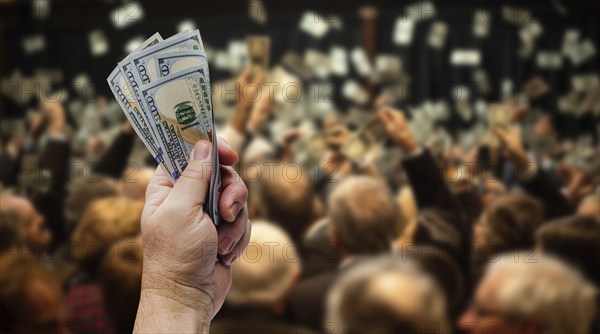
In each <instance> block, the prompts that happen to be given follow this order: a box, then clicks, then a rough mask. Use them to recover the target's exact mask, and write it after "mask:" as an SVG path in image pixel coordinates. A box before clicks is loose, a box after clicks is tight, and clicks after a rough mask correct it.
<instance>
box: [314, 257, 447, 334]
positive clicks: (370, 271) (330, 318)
mask: <svg viewBox="0 0 600 334" xmlns="http://www.w3.org/2000/svg"><path fill="white" fill-rule="evenodd" d="M449 328H450V327H449V326H448V322H447V316H446V308H445V301H444V295H443V293H442V292H441V290H440V289H439V288H438V286H437V285H436V284H435V282H434V281H433V280H432V279H431V278H430V277H429V276H427V275H426V274H424V273H423V272H421V271H420V270H419V269H417V267H415V266H413V265H412V264H411V263H410V262H405V261H403V260H402V259H401V258H400V257H394V256H389V255H386V256H384V257H381V258H374V259H369V260H365V261H364V262H362V263H360V264H358V265H356V266H355V267H353V268H352V269H351V270H350V271H348V272H346V273H345V274H344V276H342V278H341V279H340V280H339V281H338V282H337V283H336V285H335V286H334V288H333V290H332V291H331V293H330V294H329V296H328V299H327V323H326V329H327V330H328V331H329V332H337V333H343V334H358V333H381V334H388V333H389V334H392V333H411V334H412V333H443V332H445V331H447V330H448V329H449Z"/></svg>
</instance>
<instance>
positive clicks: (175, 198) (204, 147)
mask: <svg viewBox="0 0 600 334" xmlns="http://www.w3.org/2000/svg"><path fill="white" fill-rule="evenodd" d="M211 151H212V148H211V143H209V142H208V141H205V140H200V141H198V142H197V143H196V145H195V146H194V149H193V150H192V153H191V155H190V157H191V159H190V162H189V163H188V165H187V167H186V168H185V171H183V173H181V177H180V178H179V180H177V182H176V183H175V185H174V186H173V190H172V191H171V193H169V197H168V198H167V200H166V201H168V202H170V203H173V205H174V206H175V207H179V208H182V209H187V210H189V209H190V208H195V207H202V205H204V202H205V201H206V193H207V191H208V188H209V184H210V177H211V175H212V172H213V171H212V169H213V166H212V157H211Z"/></svg>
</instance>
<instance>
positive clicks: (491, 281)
mask: <svg viewBox="0 0 600 334" xmlns="http://www.w3.org/2000/svg"><path fill="white" fill-rule="evenodd" d="M501 255H502V256H501V257H499V258H500V260H498V261H496V262H494V263H493V264H491V265H490V266H489V267H488V268H487V271H486V274H485V275H484V277H483V279H482V280H481V282H480V283H479V285H478V287H477V289H476V293H475V296H474V301H473V306H472V307H471V309H469V310H467V311H466V312H465V313H464V314H463V316H462V317H461V320H460V322H459V326H460V327H461V329H462V330H463V331H465V332H467V331H468V332H469V333H485V332H486V331H485V329H487V328H490V327H491V326H493V328H494V329H496V330H497V331H498V332H499V333H524V332H526V329H531V328H537V329H538V331H537V332H538V333H540V334H554V333H573V334H586V333H589V332H590V328H591V325H592V322H593V320H594V318H595V316H596V308H597V306H596V297H597V291H596V289H595V288H594V287H593V286H592V285H591V284H590V283H589V282H586V281H585V280H584V279H583V277H582V276H581V275H580V274H579V273H578V272H577V271H575V270H573V269H571V268H569V267H568V266H567V265H565V264H564V263H562V262H560V261H558V260H556V259H554V258H552V257H549V256H543V255H539V254H534V255H532V254H530V252H523V253H520V254H519V253H505V254H501ZM517 259H520V260H517Z"/></svg>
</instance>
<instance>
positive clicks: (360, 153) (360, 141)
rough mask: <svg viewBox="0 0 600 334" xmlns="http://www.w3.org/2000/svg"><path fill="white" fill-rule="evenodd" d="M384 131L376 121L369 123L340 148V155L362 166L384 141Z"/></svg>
mask: <svg viewBox="0 0 600 334" xmlns="http://www.w3.org/2000/svg"><path fill="white" fill-rule="evenodd" d="M385 138H386V136H385V130H384V129H383V125H382V124H381V122H380V121H379V120H377V119H373V120H371V121H369V122H368V123H367V124H366V125H365V126H364V127H362V128H360V129H359V130H358V132H357V133H356V134H355V135H353V136H352V137H351V138H350V139H349V140H348V141H347V142H346V143H345V144H344V146H342V153H343V154H344V155H346V156H347V157H348V158H349V159H350V160H352V161H354V162H355V163H357V164H359V165H362V164H364V163H366V162H367V160H369V159H368V158H369V157H370V156H371V155H374V154H376V153H378V152H377V150H378V149H380V146H381V145H382V144H383V142H384V141H385Z"/></svg>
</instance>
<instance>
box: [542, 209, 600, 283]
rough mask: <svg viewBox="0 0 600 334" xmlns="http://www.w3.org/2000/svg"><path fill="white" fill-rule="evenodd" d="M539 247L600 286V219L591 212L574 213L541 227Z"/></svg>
mask: <svg viewBox="0 0 600 334" xmlns="http://www.w3.org/2000/svg"><path fill="white" fill-rule="evenodd" d="M535 242H536V246H537V248H539V249H541V250H542V252H543V253H546V254H551V255H554V256H556V257H558V258H561V259H562V260H564V261H566V262H568V263H569V264H571V265H573V266H574V267H576V268H578V269H579V270H580V271H581V272H582V273H583V274H584V275H585V276H586V277H587V278H588V279H589V280H590V281H592V282H594V283H595V284H596V286H598V287H600V256H599V255H600V222H598V221H597V220H596V219H594V218H592V217H588V216H572V217H568V218H563V219H560V220H557V221H554V222H549V223H546V224H544V225H543V226H542V227H540V228H539V229H538V230H537V232H536V233H535Z"/></svg>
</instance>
